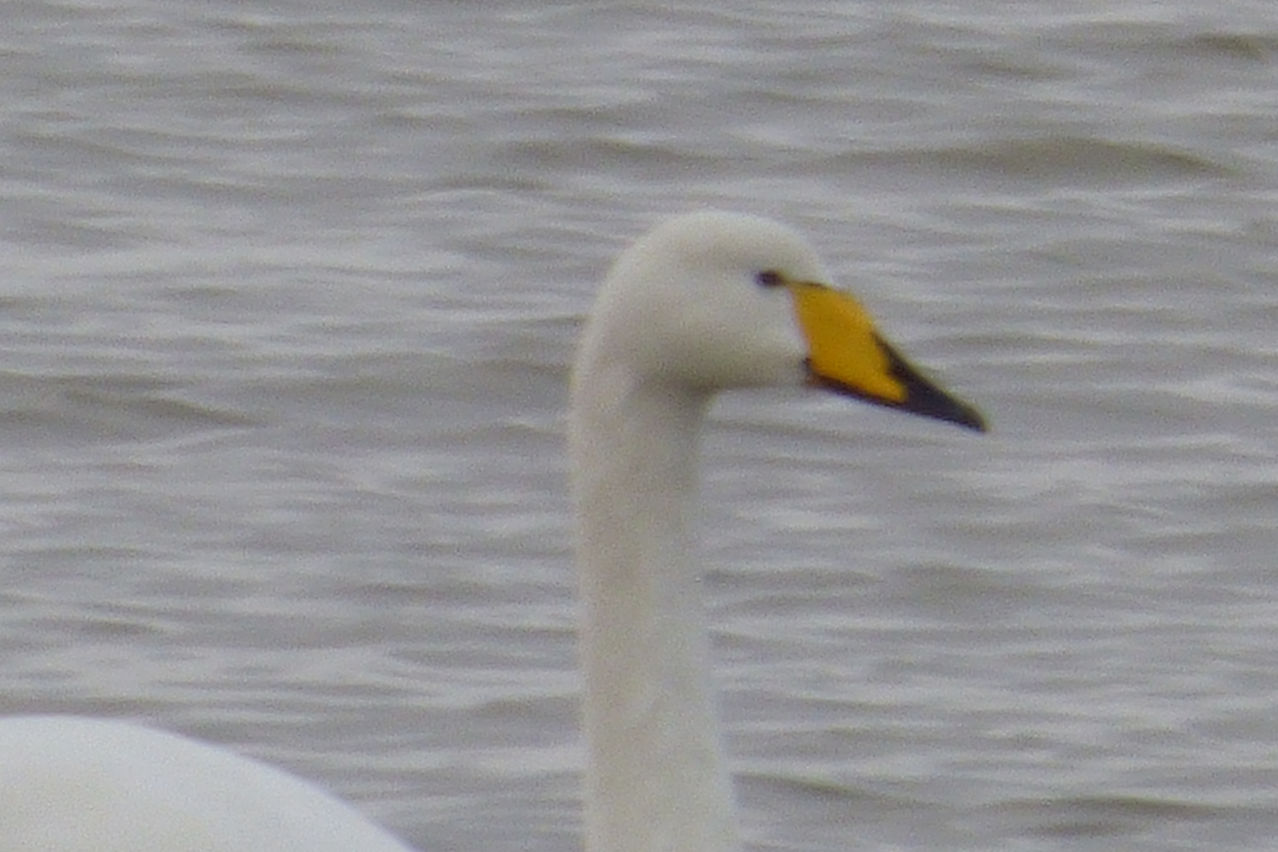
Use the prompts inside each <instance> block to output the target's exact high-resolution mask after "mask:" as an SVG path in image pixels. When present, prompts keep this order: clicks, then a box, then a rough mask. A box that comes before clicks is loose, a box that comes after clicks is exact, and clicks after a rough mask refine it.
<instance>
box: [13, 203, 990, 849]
mask: <svg viewBox="0 0 1278 852" xmlns="http://www.w3.org/2000/svg"><path fill="white" fill-rule="evenodd" d="M828 282H829V278H828V276H827V275H826V274H825V271H824V270H823V269H822V267H821V264H820V262H819V261H818V259H817V258H816V256H815V254H814V253H813V251H812V250H811V248H809V247H808V245H807V244H806V243H805V242H804V241H803V240H802V239H801V238H800V237H798V236H797V235H796V234H795V233H794V232H792V231H790V230H788V229H786V228H784V227H782V226H780V225H777V224H775V223H773V222H769V221H767V220H763V219H756V218H752V217H747V216H740V215H734V214H727V213H697V214H691V215H687V216H682V217H678V218H675V219H673V220H670V221H668V222H666V223H665V224H663V225H661V226H659V227H657V228H656V229H655V230H653V231H652V232H650V233H649V234H648V235H647V236H645V237H643V238H642V239H640V240H639V241H638V242H637V243H635V244H634V245H633V246H632V247H631V248H630V249H629V250H627V251H626V252H625V253H624V254H622V256H621V257H620V258H619V259H618V260H617V262H616V264H615V266H614V267H613V269H612V271H611V273H610V274H609V275H608V278H607V280H606V282H605V283H604V285H603V288H602V290H601V292H600V294H599V298H598V301H597V302H596V304H595V307H594V310H593V311H592V313H591V316H590V319H589V322H588V323H587V326H586V331H585V335H584V339H583V341H582V343H581V347H580V351H579V354H578V358H577V363H576V368H575V370H574V374H573V388H572V410H571V413H570V418H569V445H570V457H571V467H572V485H573V494H574V500H575V504H576V512H577V522H578V542H577V550H578V566H579V574H580V586H581V589H580V591H581V596H582V602H583V620H582V629H581V641H582V665H583V668H584V671H585V679H586V700H585V713H584V724H585V730H586V739H587V743H588V767H587V773H586V803H587V807H586V848H587V849H588V850H590V852H720V850H735V849H738V848H739V839H738V830H737V824H736V817H735V813H734V806H733V797H732V791H731V784H730V781H729V778H728V773H727V769H726V768H725V763H724V759H723V747H722V740H721V734H720V730H719V724H718V719H717V716H716V713H715V702H714V697H713V691H712V689H711V684H710V674H709V660H708V657H709V647H708V639H707V633H706V628H705V625H704V623H703V611H702V601H701V593H700V575H699V573H698V571H697V570H696V569H695V567H693V566H692V565H691V564H690V561H689V559H688V551H689V547H688V527H687V516H688V512H689V508H690V502H691V499H692V492H693V487H694V484H695V478H696V475H695V468H696V465H695V454H696V444H697V434H698V432H699V429H700V425H701V421H702V419H703V416H704V414H705V411H706V408H707V407H708V405H709V402H710V399H711V397H712V395H713V394H714V392H715V391H718V390H724V389H729V388H741V387H761V386H770V385H781V386H784V385H808V386H811V387H816V388H821V389H825V390H831V391H834V392H836V393H841V394H847V395H850V396H853V397H857V398H860V399H864V400H867V401H869V402H873V403H877V404H881V405H887V406H891V407H894V408H898V409H900V410H902V411H907V412H911V413H915V414H921V415H924V416H927V417H934V418H939V419H941V420H948V421H951V422H954V423H957V424H959V425H962V426H966V427H969V428H972V429H978V430H979V429H983V428H984V425H983V422H982V420H981V417H980V415H979V414H977V413H976V411H975V410H974V409H972V408H971V407H969V406H967V405H965V404H964V403H962V402H959V401H958V400H956V399H954V398H953V397H950V396H949V395H947V394H946V393H945V392H944V391H942V390H940V389H939V388H937V387H936V386H935V385H934V384H932V383H931V382H929V381H928V380H927V379H925V378H924V377H923V376H921V375H920V374H919V373H918V372H917V371H916V370H915V369H913V368H912V367H911V366H910V365H909V364H907V363H906V362H905V361H904V360H903V359H902V357H901V356H900V355H899V354H897V352H896V350H895V349H893V348H892V347H891V346H890V345H889V344H888V343H887V342H886V341H885V340H884V339H883V338H882V337H880V336H879V334H878V333H877V332H876V331H875V329H874V326H873V325H872V323H871V320H870V319H869V317H868V315H867V314H866V313H865V311H864V310H862V308H861V307H860V306H859V305H858V304H857V303H856V302H855V301H853V300H852V298H851V297H849V296H847V295H845V294H844V293H842V292H840V291H838V290H834V289H832V288H830V287H829V286H828ZM407 849H408V847H407V846H405V845H404V844H402V843H401V842H400V841H398V840H396V839H395V838H394V837H392V836H391V835H389V834H388V833H386V832H385V831H383V830H382V829H380V828H378V827H377V826H375V825H373V824H372V823H371V822H370V821H368V820H367V819H365V818H364V817H362V816H360V815H359V814H358V813H357V812H356V811H355V810H353V809H352V808H350V807H349V806H347V805H345V804H343V803H342V802H340V801H338V800H337V799H335V798H333V797H331V796H329V795H328V794H327V793H325V792H323V791H321V790H319V789H318V788H316V787H314V786H312V785H311V784H309V783H308V782H306V781H302V780H300V779H298V778H296V777H294V776H291V775H288V774H286V773H284V772H281V771H279V770H277V769H273V768H271V767H268V766H266V765H264V764H262V763H258V762H256V761H252V760H248V759H246V758H243V757H240V756H237V755H235V754H233V753H231V752H229V751H227V750H225V749H222V748H218V747H215V746H210V745H205V744H202V743H197V742H195V741H192V740H189V739H186V738H183V737H178V736H175V735H173V734H168V733H162V732H159V731H152V730H148V729H146V728H140V727H136V726H133V725H129V724H125V723H120V722H113V721H106V720H97V719H83V718H76V717H69V716H31V717H14V718H9V719H4V720H0V850H4V852H232V850H234V852H246V850H253V852H405V850H407Z"/></svg>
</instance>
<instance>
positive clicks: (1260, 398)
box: [0, 0, 1278, 850]
mask: <svg viewBox="0 0 1278 852" xmlns="http://www.w3.org/2000/svg"><path fill="white" fill-rule="evenodd" d="M1204 8H1205V7H1202V6H1200V5H1194V4H1189V3H1184V2H1179V3H1168V2H1158V3H1154V2H1144V3H1141V2H1128V3H1119V4H1108V5H1106V6H1104V7H1100V6H1097V5H1096V4H1092V3H1056V4H1050V5H1049V4H1016V5H1015V6H1014V7H1013V6H1012V5H1010V4H1004V3H968V4H949V3H942V2H931V3H928V2H906V3H896V4H879V3H815V2H813V3H754V4H738V5H736V6H734V7H731V8H724V7H721V6H719V5H702V4H692V5H685V6H684V7H682V8H680V9H678V10H670V9H660V8H652V9H649V8H643V7H632V6H623V5H604V4H588V3H544V4H536V5H532V4H517V3H493V4H487V5H485V6H484V7H483V10H482V11H480V10H478V9H477V8H472V7H470V6H466V5H454V4H414V3H392V2H387V3H383V4H377V5H376V6H375V7H373V8H363V7H361V8H355V7H350V6H349V5H342V4H324V3H285V2H274V3H264V2H254V3H243V4H233V5H222V6H210V5H208V4H201V3H190V2H178V3H174V2H164V3H160V2H150V3H148V2H132V3H128V2H122V3H115V4H101V3H94V2H84V0H80V2H65V3H59V4H51V3H40V2H21V0H19V2H10V3H7V4H5V5H4V7H3V9H2V10H0V20H3V23H4V26H3V27H0V32H3V35H0V53H2V55H3V63H4V67H5V74H4V75H3V78H2V82H0V86H2V87H3V92H4V97H3V98H2V99H0V128H3V131H2V132H0V187H2V188H3V195H4V199H5V201H4V204H3V207H2V208H0V228H2V239H3V243H2V245H3V265H2V267H0V269H2V270H3V276H2V279H0V280H2V282H3V283H2V284H0V308H2V310H0V335H2V337H0V339H3V341H4V343H3V360H2V362H0V364H2V366H0V402H2V405H0V411H2V414H0V434H2V435H3V442H2V443H0V469H2V473H3V481H4V483H5V487H4V489H3V492H2V493H0V529H2V530H3V545H2V549H0V559H3V566H4V568H3V570H4V583H3V587H2V591H0V601H2V602H3V609H2V610H0V613H2V614H0V687H2V688H0V712H4V713H17V712H48V711H71V712H83V713H94V714H101V715H112V716H122V717H127V718H132V719H138V720H143V721H147V722H150V723H153V724H156V725H160V726H163V727H166V728H171V729H175V730H180V731H184V732H187V733H190V734H193V735H196V736H199V737H202V738H205V739H209V740H212V741H216V742H221V743H226V744H229V745H233V746H235V747H236V748H238V749H239V750H241V751H243V752H244V753H247V754H252V755H255V756H258V757H262V758H265V759H268V760H270V761H272V762H275V763H278V764H280V765H283V766H286V767H288V768H290V769H292V770H293V771H296V772H298V773H300V774H302V775H304V776H306V777H309V778H313V779H316V780H318V781H320V782H322V783H323V784H324V785H325V786H327V787H329V788H331V789H333V790H335V791H337V792H339V793H340V794H341V795H343V796H345V797H347V798H349V799H351V800H354V801H356V802H358V803H359V804H360V806H361V807H363V808H364V809H365V810H366V811H367V812H368V813H370V814H371V815H373V816H375V817H376V818H377V819H379V820H380V821H382V822H383V823H385V824H386V825H388V826H390V827H392V828H393V829H394V830H395V831H396V832H398V833H399V834H401V835H402V836H404V837H405V838H407V839H409V840H410V841H411V842H412V843H414V844H415V845H417V846H419V847H421V848H423V849H459V850H464V849H479V848H484V849H511V850H515V849H518V850H542V849H544V850H563V849H572V848H575V847H576V846H577V844H578V831H579V822H578V817H577V812H578V803H577V799H578V786H577V784H578V772H579V767H580V765H581V759H582V757H581V753H580V750H579V748H578V746H577V741H576V733H575V712H576V705H575V701H576V695H577V692H578V686H579V684H578V679H577V676H576V674H575V671H574V668H573V664H574V660H573V625H574V610H573V596H572V589H573V580H572V575H571V570H570V567H569V564H570V559H569V552H568V544H567V542H568V538H569V525H568V510H567V504H566V494H565V488H564V484H563V460H562V448H561V437H560V433H561V427H562V412H563V407H564V402H565V394H564V387H565V381H566V364H567V363H568V361H569V359H570V357H571V351H572V346H573V341H574V338H575V335H576V333H577V330H578V326H579V322H580V319H581V316H582V315H583V312H584V311H585V309H586V306H587V305H588V303H589V301H590V298H591V294H592V292H593V289H594V287H595V284H596V282H597V280H598V279H599V277H600V275H601V274H602V271H603V270H604V269H605V268H606V265H607V263H608V260H609V259H610V258H611V257H612V256H613V255H614V254H615V252H616V251H617V250H618V249H619V248H620V247H621V246H622V245H624V243H625V242H626V241H627V240H628V239H630V238H632V237H633V236H635V235H636V234H637V233H639V232H640V231H641V230H643V229H644V228H645V227H647V225H648V224H650V223H651V222H652V221H654V220H655V219H656V218H658V217H659V216H661V215H663V214H665V213H668V212H673V211H678V210H684V209H688V208H690V207H697V206H705V205H713V206H719V207H725V208H730V209H742V210H747V211H751V212H757V213H763V214H766V215H771V216H775V217H778V218H781V219H784V220H787V221H789V222H791V223H793V224H795V225H797V226H799V227H800V228H801V229H803V230H804V231H805V232H807V233H808V234H809V235H810V236H811V237H812V239H813V241H814V242H815V243H816V244H817V245H818V246H819V247H820V249H821V250H822V252H823V254H824V255H825V256H826V258H827V260H828V262H829V265H830V267H831V268H832V269H833V270H835V271H836V272H837V275H838V277H839V280H840V283H842V284H844V285H846V286H850V287H852V288H853V289H855V290H856V291H857V292H858V293H859V294H860V295H861V296H862V297H863V298H864V300H865V301H866V302H867V303H868V304H869V305H870V306H871V307H872V308H873V310H874V311H875V313H876V314H877V315H878V317H879V320H880V322H881V323H882V325H883V327H884V328H885V329H886V330H887V332H888V333H889V335H891V336H892V337H893V338H894V339H896V340H897V341H898V342H899V343H900V344H901V345H902V347H903V348H904V349H906V350H907V351H908V352H910V353H911V354H912V355H913V356H914V357H915V358H916V360H918V361H920V362H922V363H924V364H927V365H929V366H930V367H932V368H933V369H934V371H935V372H936V373H938V374H939V375H940V376H941V377H943V379H944V381H945V383H946V384H947V385H948V386H950V387H951V388H952V389H953V390H955V391H956V392H958V393H960V394H961V395H963V396H965V397H968V398H971V399H973V400H975V401H977V402H978V403H980V404H981V405H982V407H983V408H984V409H985V410H986V412H987V414H988V415H989V416H990V419H991V420H992V423H993V427H994V432H993V433H992V434H991V435H989V436H987V437H984V438H976V437H972V436H968V435H966V434H963V433H961V432H959V431H958V430H952V429H947V428H945V427H944V426H941V425H936V424H931V423H926V422H915V421H913V420H910V419H907V418H903V417H900V416H895V415H893V414H891V413H887V412H879V411H872V410H869V409H865V408H857V407H852V406H849V405H848V404H847V402H846V401H845V400H839V399H826V398H819V397H815V396H806V395H794V394H780V393H774V394H752V395H739V396H736V397H732V398H729V399H725V400H724V401H723V402H722V403H721V404H720V405H719V406H718V407H717V408H716V411H715V416H714V420H713V424H712V428H711V430H710V432H709V434H708V435H707V441H706V461H705V468H704V471H705V479H706V483H705V488H704V497H705V509H704V513H703V543H704V549H705V560H706V562H707V564H708V566H709V583H710V589H711V592H712V616H713V618H714V621H715V625H716V637H717V646H716V647H717V649H718V654H719V663H720V665H719V672H720V676H721V682H722V685H723V687H724V691H725V696H724V703H725V712H726V714H727V716H728V719H729V726H730V737H731V746H732V751H733V754H734V756H735V757H734V760H735V767H736V769H737V772H738V777H739V779H740V790H741V797H742V799H743V805H744V813H745V820H746V825H747V831H748V834H749V837H750V840H751V845H752V847H753V848H756V849H777V850H780V849H789V850H816V849H847V848H864V849H937V848H944V849H972V850H984V849H1017V850H1054V849H1070V850H1079V849H1087V850H1091V849H1096V850H1111V849H1131V850H1168V849H1227V848H1234V849H1256V848H1262V847H1265V846H1267V845H1269V844H1271V843H1272V838H1273V837H1275V836H1278V794H1276V793H1275V790H1278V725H1275V709H1274V707H1275V693H1276V692H1278V675H1275V673H1274V668H1273V663H1272V661H1273V660H1274V659H1275V657H1276V656H1278V629H1276V628H1275V626H1274V625H1275V623H1278V594H1276V593H1275V591H1274V583H1273V578H1274V568H1275V562H1274V555H1273V554H1274V550H1275V547H1274V545H1275V536H1274V534H1273V532H1272V527H1273V522H1274V518H1275V516H1276V512H1275V509H1276V508H1278V486H1276V483H1278V426H1275V423H1278V378H1276V376H1278V346H1276V345H1275V343H1274V333H1273V329H1274V327H1275V325H1276V324H1278V293H1276V292H1275V287H1274V284H1275V281H1274V275H1273V271H1272V259H1273V257H1274V252H1275V247H1276V246H1278V219H1276V218H1275V214H1274V212H1273V211H1274V209H1275V201H1278V181H1276V180H1275V174H1276V173H1278V162H1276V155H1275V151H1276V150H1278V149H1275V147H1274V145H1273V130H1272V127H1273V115H1274V111H1275V108H1276V107H1278V95H1275V92H1278V85H1276V84H1278V12H1275V11H1274V10H1273V9H1272V7H1271V6H1270V5H1269V4H1262V3H1245V2H1235V3H1224V4H1218V5H1216V6H1213V7H1211V9H1210V10H1209V11H1203V9H1204Z"/></svg>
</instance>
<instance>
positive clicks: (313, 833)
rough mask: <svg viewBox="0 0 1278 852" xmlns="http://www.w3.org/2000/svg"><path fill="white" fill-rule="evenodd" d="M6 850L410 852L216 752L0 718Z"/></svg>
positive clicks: (59, 721) (245, 762)
mask: <svg viewBox="0 0 1278 852" xmlns="http://www.w3.org/2000/svg"><path fill="white" fill-rule="evenodd" d="M0 849H3V850H4V852H247V850H254V852H353V850H359V852H409V847H408V846H405V845H404V844H403V843H401V842H400V841H398V840H396V839H395V838H394V837H392V836H391V835H390V834H388V833H387V832H386V831H384V830H383V829H381V828H378V827H377V826H376V825H374V824H373V823H372V822H370V821H369V820H368V819H367V818H366V817H364V816H362V815H360V814H359V813H358V812H357V811H355V810H354V809H353V808H352V807H350V806H349V805H347V804H345V803H343V802H341V801H340V800H338V799H336V798H334V797H333V796H331V795H329V794H328V793H325V792H324V791H322V790H320V789H319V788H318V787H315V786H314V785H312V784H310V783H308V782H306V781H303V780H301V779H300V778H297V777H295V776H293V775H289V774H288V773H286V772H282V771H280V770H278V769H275V768H273V767H270V766H267V765H266V764H263V763H259V762H257V761H255V760H249V759H248V758H245V757H241V756H240V755H237V754H234V753H232V752H230V751H227V750H226V749H223V748H218V747H215V746H210V745H205V744H204V743H199V742H196V741H194V740H190V739H187V738H185V737H179V736H176V735H174V734H169V733H164V732H161V731H154V730H150V729H148V728H142V727H139V726H137V725H130V724H125V723H122V722H113V721H108V720H102V719H85V718H79V717H75V716H19V717H13V718H7V719H4V720H0Z"/></svg>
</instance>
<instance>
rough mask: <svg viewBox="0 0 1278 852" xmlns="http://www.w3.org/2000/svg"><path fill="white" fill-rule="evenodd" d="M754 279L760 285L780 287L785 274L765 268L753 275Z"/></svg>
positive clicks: (783, 281)
mask: <svg viewBox="0 0 1278 852" xmlns="http://www.w3.org/2000/svg"><path fill="white" fill-rule="evenodd" d="M754 280H755V283H757V284H758V285H759V286H760V287H780V286H781V285H782V284H784V283H785V276H784V275H782V274H781V273H780V272H777V271H776V270H775V269H765V270H763V271H762V272H760V273H759V274H758V275H756V276H754Z"/></svg>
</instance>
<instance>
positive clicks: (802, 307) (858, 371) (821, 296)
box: [790, 282, 906, 403]
mask: <svg viewBox="0 0 1278 852" xmlns="http://www.w3.org/2000/svg"><path fill="white" fill-rule="evenodd" d="M790 293H791V295H792V296H793V298H794V310H795V314H796V315H797V316H798V319H799V327H800V328H802V329H803V335H804V337H806V338H807V340H808V367H809V369H810V370H811V371H812V372H813V374H815V375H816V376H818V377H820V378H822V379H824V380H826V381H830V382H834V383H837V384H839V385H842V386H843V387H845V388H847V389H848V390H853V391H856V392H857V393H861V394H865V395H866V396H870V397H874V398H875V399H881V400H883V401H884V402H897V403H899V402H904V401H905V395H906V393H905V385H903V384H902V383H901V382H900V381H899V380H898V379H896V378H894V377H893V375H892V371H891V366H892V365H891V360H890V359H889V358H888V354H887V352H886V351H885V350H884V348H883V347H882V346H881V345H880V343H879V335H878V332H877V331H876V330H875V328H874V321H873V320H871V319H870V315H869V313H868V312H867V311H866V310H865V308H863V307H861V306H860V304H858V303H857V301H856V300H855V299H853V298H852V297H851V296H849V295H848V294H847V293H844V292H842V291H840V290H834V289H832V288H830V287H825V286H823V285H820V284H809V283H806V282H799V283H795V284H791V285H790Z"/></svg>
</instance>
